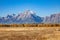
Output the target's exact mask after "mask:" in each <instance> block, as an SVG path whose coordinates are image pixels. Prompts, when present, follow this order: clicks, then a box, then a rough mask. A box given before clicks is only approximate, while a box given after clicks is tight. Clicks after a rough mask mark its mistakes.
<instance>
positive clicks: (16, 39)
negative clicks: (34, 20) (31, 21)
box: [0, 27, 60, 40]
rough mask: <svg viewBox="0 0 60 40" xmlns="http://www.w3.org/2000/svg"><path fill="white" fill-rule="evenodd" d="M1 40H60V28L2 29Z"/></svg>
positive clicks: (0, 31) (0, 30) (0, 29)
mask: <svg viewBox="0 0 60 40" xmlns="http://www.w3.org/2000/svg"><path fill="white" fill-rule="evenodd" d="M0 40H60V27H0Z"/></svg>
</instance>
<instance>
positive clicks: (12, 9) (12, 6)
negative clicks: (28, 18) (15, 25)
mask: <svg viewBox="0 0 60 40" xmlns="http://www.w3.org/2000/svg"><path fill="white" fill-rule="evenodd" d="M27 9H28V10H32V11H34V12H35V13H36V14H37V15H38V16H41V17H44V16H49V15H51V14H54V13H60V0H0V16H1V17H3V16H7V15H8V14H10V15H12V14H16V15H17V14H19V13H21V12H24V11H25V10H27Z"/></svg>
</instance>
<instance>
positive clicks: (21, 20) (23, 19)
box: [0, 10, 43, 24]
mask: <svg viewBox="0 0 60 40" xmlns="http://www.w3.org/2000/svg"><path fill="white" fill-rule="evenodd" d="M42 21H43V19H42V18H41V17H39V16H37V15H36V14H35V12H33V11H31V10H26V11H24V12H23V13H20V14H18V15H17V16H15V14H13V15H7V16H6V17H2V18H0V23H2V24H11V23H12V24H13V23H14V24H25V23H27V24H29V23H41V22H42Z"/></svg>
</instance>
